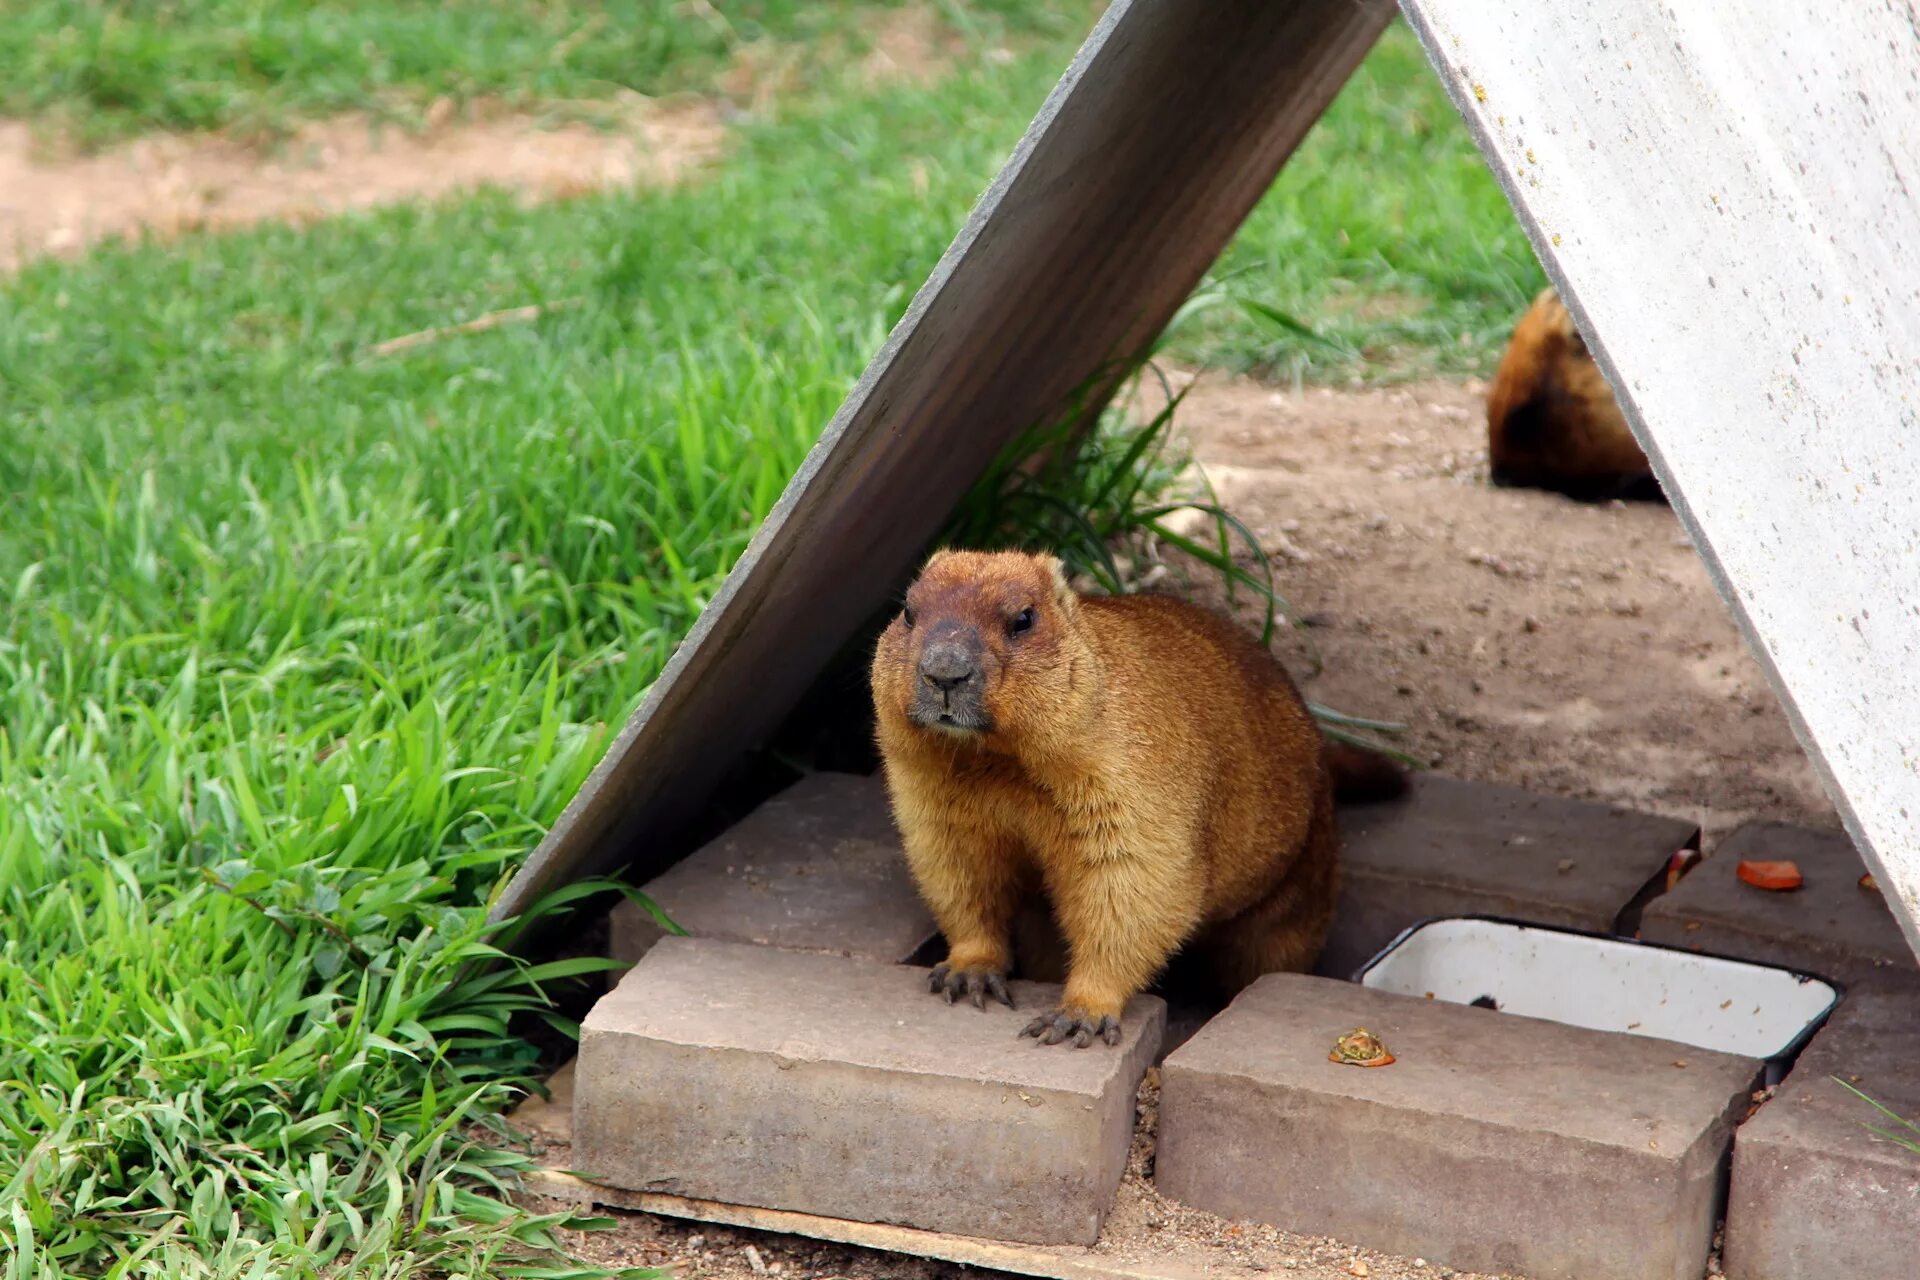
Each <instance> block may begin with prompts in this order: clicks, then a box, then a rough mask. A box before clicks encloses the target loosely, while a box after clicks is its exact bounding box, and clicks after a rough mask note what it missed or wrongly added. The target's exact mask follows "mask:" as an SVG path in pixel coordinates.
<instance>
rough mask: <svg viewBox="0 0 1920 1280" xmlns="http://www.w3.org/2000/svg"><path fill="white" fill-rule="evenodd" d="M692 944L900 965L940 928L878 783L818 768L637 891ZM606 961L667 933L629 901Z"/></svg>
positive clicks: (629, 957)
mask: <svg viewBox="0 0 1920 1280" xmlns="http://www.w3.org/2000/svg"><path fill="white" fill-rule="evenodd" d="M646 892H647V894H648V896H649V897H651V898H652V899H653V900H654V901H655V902H657V903H659V904H660V907H661V909H662V910H664V911H665V912H666V913H667V915H668V917H669V918H671V919H672V920H673V921H674V923H676V924H678V925H680V926H681V927H682V928H683V929H686V930H687V931H688V932H689V933H691V934H694V935H695V936H697V937H703V938H717V939H720V940H722V941H727V942H752V943H758V944H760V945H762V946H772V947H784V948H787V949H789V950H794V951H819V952H825V953H828V954H831V955H842V956H855V957H859V958H862V959H868V960H887V961H896V962H897V961H903V960H906V959H908V958H909V957H911V956H913V955H914V954H915V953H916V952H917V951H919V950H920V948H921V947H923V946H925V945H926V944H927V942H928V941H930V940H931V939H932V938H933V937H934V936H935V935H936V934H937V933H938V932H939V930H938V929H937V928H936V927H935V926H934V923H933V916H932V915H931V914H930V913H929V912H928V911H927V908H926V904H925V903H924V902H922V901H921V898H920V893H919V890H918V889H917V888H915V887H914V883H913V876H912V874H911V873H910V872H909V871H908V870H907V864H906V859H905V855H904V854H902V853H901V850H900V836H899V833H898V832H897V831H896V830H895V828H894V825H893V815H892V813H891V811H890V810H889V809H888V807H887V792H886V786H885V784H883V783H882V782H881V780H880V779H879V778H878V777H862V776H860V775H858V774H851V773H816V774H811V775H809V776H807V777H806V778H803V779H801V780H800V781H799V782H796V783H795V784H794V785H793V786H791V787H789V788H787V789H786V790H785V791H782V792H781V793H780V794H779V795H776V796H774V797H773V798H771V799H770V800H768V801H767V802H766V803H764V804H762V805H761V806H760V807H759V808H757V809H755V810H754V811H753V812H752V813H750V814H748V815H747V816H746V817H745V818H743V819H741V820H740V821H739V822H738V823H735V824H734V825H733V826H732V827H730V828H729V829H728V830H727V831H726V832H724V833H723V834H721V835H720V836H718V837H716V838H715V839H714V840H712V841H711V842H709V843H708V844H706V845H704V846H702V847H701V848H700V849H698V850H696V851H695V852H694V853H692V854H690V855H689V856H688V857H687V858H685V859H684V860H683V861H681V862H680V863H678V864H677V865H675V866H674V867H672V868H671V869H669V870H668V871H666V872H665V873H663V874H662V875H660V876H658V877H656V878H655V879H653V880H652V881H650V882H648V884H647V885H646ZM611 934H612V937H611V941H610V943H609V945H610V947H611V950H612V953H613V958H614V959H616V960H619V961H622V962H623V963H626V964H633V963H636V962H637V961H638V960H639V959H640V957H641V956H643V955H645V954H646V953H647V950H648V948H650V947H652V946H653V944H654V943H656V942H658V941H659V940H660V939H661V938H662V937H664V936H666V935H665V933H664V931H663V930H662V929H661V928H660V927H659V926H658V925H657V924H655V923H654V920H653V917H652V916H650V915H648V914H647V912H646V911H644V910H642V909H641V908H640V907H639V906H638V905H637V904H635V903H632V902H623V903H621V904H620V905H619V906H618V907H616V908H615V909H614V912H613V917H612V921H611Z"/></svg>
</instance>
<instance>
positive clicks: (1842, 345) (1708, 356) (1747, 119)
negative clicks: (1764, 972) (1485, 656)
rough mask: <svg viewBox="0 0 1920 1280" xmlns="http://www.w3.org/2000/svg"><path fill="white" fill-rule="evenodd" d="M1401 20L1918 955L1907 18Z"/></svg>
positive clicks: (1916, 201)
mask: <svg viewBox="0 0 1920 1280" xmlns="http://www.w3.org/2000/svg"><path fill="white" fill-rule="evenodd" d="M1402 8H1403V9H1404V10H1405V11H1406V12H1407V14H1408V16H1409V18H1410V19H1412V21H1413V23H1414V26H1415V28H1416V29H1417V30H1419V32H1420V35H1421V39H1422V40H1423V41H1424V43H1425V44H1426V47H1427V52H1428V55H1429V56H1430V57H1431V58H1432V59H1433V62H1434V65H1435V67H1436V68H1437V69H1438V70H1439V72H1440V74H1441V76H1442V78H1443V79H1444V80H1445V81H1446V83H1447V86H1448V90H1449V92H1451V93H1452V95H1453V97H1454V101H1455V102H1456V103H1457V104H1458V105H1459V107H1460V109H1461V111H1462V112H1463V114H1464V115H1465V116H1466V118H1467V121H1468V123H1469V125H1470V126H1471V127H1472V128H1473V130H1474V132H1475V134H1476V135H1477V138H1478V140H1479V143H1480V146H1481V148H1482V150H1483V151H1484V152H1485V153H1486V155H1487V158H1488V160H1489V162H1490V163H1491V165H1492V166H1493V169H1494V172H1495V173H1496V174H1497V175H1498V176H1499V178H1500V180H1501V182H1502V183H1503V184H1504V185H1505V187H1506V190H1507V194H1508V196H1509V198H1510V199H1511V200H1512V201H1513V204H1514V207H1515V209H1516V210H1517V211H1518V213H1519V214H1520V217H1521V220H1522V221H1523V223H1524V224H1525V225H1526V228H1527V231H1528V234H1529V235H1530V236H1531V237H1532V238H1533V242H1534V246H1535V248H1536V249H1537V250H1538V251H1539V253H1540V256H1541V260H1542V261H1543V262H1544V263H1545V264H1546V267H1547V271H1548V274H1549V275H1550V276H1551V277H1552V278H1553V280H1554V283H1555V284H1556V285H1557V286H1558V287H1559V289H1560V291H1561V295H1562V297H1563V298H1564V299H1565V300H1566V302H1567V304H1568V306H1569V307H1570V308H1571V309H1572V311H1573V313H1574V315H1575V317H1576V319H1577V320H1578V322H1579V324H1580V327H1581V329H1582V330H1583V332H1584V333H1585V334H1586V335H1587V337H1588V339H1589V343H1590V345H1591V346H1592V348H1593V350H1594V354H1595V355H1596V357H1597V358H1598V359H1599V361H1600V364H1601V367H1602V368H1603V369H1604V370H1605V371H1606V373H1607V375H1608V377H1609V378H1610V379H1611V380H1612V382H1613V385H1614V387H1615V389H1616V391H1618V392H1619V393H1620V398H1621V401H1622V405H1623V407H1624V408H1625V410H1626V414H1627V418H1628V420H1629V421H1630V422H1631V423H1632V424H1633V427H1634V430H1635V432H1636V433H1637V434H1638V435H1639V437H1640V441H1641V443H1642V445H1644V446H1645V447H1646V449H1647V453H1648V455H1649V457H1650V458H1651V459H1652V460H1653V465H1654V469H1655V470H1656V472H1657V473H1658V474H1659V476H1660V479H1661V482H1662V483H1663V484H1664V485H1665V487H1666V489H1667V492H1668V494H1669V496H1670V497H1671V498H1672V499H1673V503H1674V507H1675V509H1676V510H1677V511H1678V512H1679V513H1680V516H1681V519H1682V520H1683V521H1684V522H1685V523H1686V525H1687V528H1688V531H1689V533H1690V534H1691V535H1692V537H1693V539H1694V542H1695V544H1696V545H1697V546H1698V547H1699V549H1700V551H1701V554H1702V555H1703V556H1704V557H1705V558H1706V561H1707V564H1708V565H1709V567H1710V568H1711V569H1712V571H1713V573H1714V576H1715V578H1716V581H1717V583H1718V585H1719V587H1720V590H1721V593H1722V594H1723V595H1724V596H1725V597H1726V599H1727V601H1728V602H1729V604H1730V605H1731V606H1732V607H1733V609H1734V612H1735V614H1736V615H1737V616H1738V618H1739V619H1740V621H1741V624H1742V626H1743V627H1744V628H1745V629H1746V632H1747V637H1748V640H1749V642H1750V643H1751V644H1752V645H1753V647H1754V650H1755V652H1756V653H1757V654H1759V656H1760V658H1761V661H1762V663H1763V664H1764V665H1765V666H1766V667H1767V669H1768V672H1769V675H1770V677H1771V678H1772V680H1773V682H1774V687H1775V690H1776V692H1778V693H1779V694H1780V696H1781V698H1782V699H1783V701H1784V702H1785V704H1786V706H1787V708H1788V711H1789V714H1790V715H1792V717H1793V719H1794V722H1795V727H1796V729H1797V730H1798V732H1799V733H1800V736H1801V740H1802V742H1803V743H1804V744H1805V745H1806V747H1807V749H1808V751H1809V752H1810V753H1811V754H1812V756H1813V757H1814V760H1815V763H1816V765H1817V766H1818V767H1819V768H1820V769H1821V771H1822V773H1823V775H1824V777H1825V779H1826V782H1827V786H1828V789H1829V791H1830V793H1831V794H1832V795H1833V798H1834V800H1835V802H1836V804H1837V805H1838V806H1839V808H1840V811H1841V814H1842V816H1843V818H1844V819H1845V820H1846V823H1847V825H1848V828H1849V830H1850V831H1851V832H1852V834H1853V837H1854V840H1855V842H1856V843H1858V844H1859V845H1860V846H1861V849H1862V852H1863V853H1864V854H1865V856H1866V858H1867V861H1868V864H1869V866H1870V867H1871V868H1872V870H1873V871H1874V873H1875V875H1876V877H1877V878H1878V880H1879V883H1880V884H1881V886H1882V888H1883V889H1884V890H1885V892H1886V895H1887V898H1888V901H1889V902H1890V903H1891V904H1892V905H1893V906H1894V908H1895V910H1896V912H1897V913H1898V914H1899V915H1900V917H1901V923H1902V926H1903V928H1904V929H1905V930H1906V933H1907V940H1908V942H1909V943H1910V944H1911V945H1912V946H1913V947H1914V949H1915V951H1916V953H1917V954H1920V431H1917V430H1916V426H1917V424H1916V408H1917V407H1920V13H1916V10H1915V7H1914V5H1913V4H1912V3H1907V2H1905V0H1896V2H1888V0H1852V2H1850V3H1845V4H1831V3H1817V2H1816V0H1800V2H1798V3H1796V2H1794V0H1685V3H1678V2H1677V0H1676V2H1675V3H1672V4H1666V3H1656V2H1655V0H1608V2H1605V3H1594V2H1590V0H1402Z"/></svg>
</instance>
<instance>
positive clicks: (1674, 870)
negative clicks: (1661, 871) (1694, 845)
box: [1667, 849, 1700, 893]
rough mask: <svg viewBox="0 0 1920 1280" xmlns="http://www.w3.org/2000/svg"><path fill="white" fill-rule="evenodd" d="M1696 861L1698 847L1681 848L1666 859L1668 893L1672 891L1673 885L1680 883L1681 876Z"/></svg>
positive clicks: (1697, 858) (1698, 854)
mask: <svg viewBox="0 0 1920 1280" xmlns="http://www.w3.org/2000/svg"><path fill="white" fill-rule="evenodd" d="M1698 861H1700V851H1699V850H1698V849H1682V850H1680V851H1679V852H1678V853H1676V854H1674V855H1673V856H1672V857H1671V858H1668V859H1667V892H1668V893H1672V892H1673V890H1674V888H1675V886H1677V885H1678V884H1679V883H1680V879H1681V877H1682V876H1684V875H1686V874H1687V872H1688V871H1690V870H1691V869H1692V868H1693V864H1694V863H1696V862H1698Z"/></svg>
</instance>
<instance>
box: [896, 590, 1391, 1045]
mask: <svg viewBox="0 0 1920 1280" xmlns="http://www.w3.org/2000/svg"><path fill="white" fill-rule="evenodd" d="M872 677H873V693H874V703H875V706H876V709H877V713H878V738H879V744H880V750H881V755H882V758H883V761H884V764H885V771H886V779H887V786H888V791H889V793H890V795H891V797H892V801H893V806H894V813H895V816H896V818H897V820H898V822H899V825H900V830H901V834H902V836H903V838H904V843H905V846H906V851H907V859H908V862H909V863H910V865H911V866H912V868H913V872H914V875H915V877H916V878H917V880H918V882H919V884H920V888H921V891H922V893H923V894H924V895H925V897H926V899H927V902H928V904H929V906H930V907H931V908H932V910H933V913H934V916H935V918H936V919H937V920H938V922H939V924H940V927H941V930H942V931H943V932H944V933H945V935H946V938H947V942H948V946H949V954H948V957H947V961H946V963H944V964H942V965H940V966H939V967H937V968H936V969H935V970H934V973H933V978H932V982H933V987H934V989H935V990H936V991H938V992H940V993H942V994H944V995H945V996H946V997H947V999H949V1000H952V999H954V998H956V997H957V996H960V995H967V996H970V997H971V998H972V999H973V1001H974V1003H975V1004H980V1003H982V1002H983V1001H984V1000H985V999H986V998H987V997H989V996H992V997H994V998H997V999H1002V1000H1005V999H1006V988H1005V979H1006V976H1007V974H1008V971H1009V969H1010V966H1011V964H1012V961H1013V956H1012V951H1011V948H1012V934H1013V926H1014V921H1015V918H1016V916H1017V915H1018V914H1019V912H1020V911H1021V910H1022V908H1023V907H1025V906H1028V905H1029V904H1031V903H1032V902H1033V901H1034V900H1035V899H1037V898H1039V897H1041V896H1042V895H1044V899H1045V901H1046V902H1047V903H1048V904H1049V905H1050V908H1051V912H1052V915H1053V917H1054V919H1055V921H1056V922H1057V924H1058V926H1059V929H1060V932H1061V933H1062V934H1063V935H1064V937H1065V939H1066V942H1067V944H1068V947H1069V952H1070V955H1071V961H1070V963H1069V965H1068V970H1067V974H1066V991H1065V994H1064V999H1063V1002H1062V1006H1061V1008H1059V1009H1056V1010H1052V1011H1049V1012H1047V1013H1045V1014H1043V1015H1041V1016H1040V1017H1039V1018H1036V1019H1035V1020H1034V1022H1033V1023H1032V1024H1031V1025H1029V1027H1028V1028H1027V1030H1028V1032H1029V1033H1031V1034H1034V1035H1038V1036H1041V1037H1042V1038H1044V1039H1045V1040H1046V1042H1047V1043H1050V1044H1051V1043H1057V1042H1058V1041H1060V1040H1062V1039H1068V1038H1071V1039H1072V1040H1073V1042H1074V1043H1076V1044H1086V1043H1088V1042H1089V1041H1090V1040H1091V1039H1092V1038H1093V1037H1095V1036H1101V1037H1104V1038H1106V1039H1107V1040H1108V1041H1109V1042H1114V1041H1117V1039H1118V1037H1119V1023H1118V1018H1119V1015H1120V1011H1121V1009H1122V1008H1123V1007H1124V1006H1125V1004H1126V1002H1127V1001H1128V1000H1129V999H1130V998H1132V996H1134V995H1135V994H1136V993H1138V992H1139V991H1140V990H1142V989H1143V988H1144V987H1146V986H1147V984H1148V983H1150V982H1151V981H1152V980H1153V979H1154V977H1155V976H1156V974H1158V973H1159V972H1160V971H1161V969H1162V968H1163V967H1164V966H1165V965H1166V963H1167V961H1168V960H1169V958H1170V957H1172V956H1173V954H1174V953H1175V952H1176V951H1177V950H1181V949H1182V948H1184V949H1185V950H1186V951H1187V952H1189V953H1191V954H1193V955H1194V957H1195V958H1196V959H1197V960H1198V961H1199V962H1200V963H1201V964H1202V965H1203V966H1204V967H1205V969H1206V970H1207V971H1208V972H1209V973H1211V975H1212V976H1213V977H1214V979H1215V981H1216V982H1217V983H1218V985H1219V987H1220V988H1221V989H1222V992H1223V994H1230V993H1231V992H1233V991H1237V990H1238V989H1239V988H1240V987H1242V986H1244V985H1245V984H1246V983H1248V982H1250V981H1252V980H1253V978H1255V977H1257V976H1258V975H1260V974H1261V973H1265V972H1270V971H1273V970H1283V969H1290V970H1302V969H1305V968H1307V967H1308V966H1310V965H1311V964H1312V963H1313V961H1314V959H1315V958H1316V957H1317V955H1318V953H1319V950H1320V947H1321V945H1322V944H1323V943H1324V941H1325V939H1326V935H1327V931H1328V928H1329V926H1330V924H1331V922H1332V913H1333V903H1334V896H1335V892H1336V890H1337V888H1338V877H1337V868H1336V862H1337V857H1338V837H1337V834H1336V831H1335V825H1334V823H1335V817H1334V788H1333V781H1334V780H1333V776H1332V772H1331V770H1330V768H1329V762H1328V754H1327V750H1326V745H1325V740H1324V738H1323V737H1322V735H1321V733H1320V730H1319V728H1318V726H1317V725H1316V724H1315V723H1314V721H1313V718H1312V716H1311V715H1310V714H1309V713H1308V711H1307V708H1306V705H1305V703H1304V702H1303V701H1302V700H1301V698H1300V695H1299V693H1298V692H1297V691H1296V690H1295V688H1294V686H1293V683H1292V681H1291V680H1289V679H1288V678H1287V675H1286V672H1285V671H1284V670H1283V669H1282V668H1281V666H1280V665H1279V663H1278V662H1277V661H1275V660H1274V658H1273V657H1272V655H1271V654H1269V653H1268V652H1267V651H1266V650H1265V649H1264V648H1263V647H1262V646H1261V645H1260V644H1259V643H1257V642H1256V641H1255V640H1254V638H1253V637H1251V636H1249V635H1247V634H1246V633H1245V632H1244V631H1243V630H1241V629H1240V628H1239V627H1238V626H1236V625H1235V624H1234V623H1233V622H1231V621H1229V620H1228V619H1226V618H1223V617H1220V616H1218V615H1215V614H1213V613H1211V612H1209V611H1207V610H1204V609H1201V608H1198V607H1196V606H1193V605H1190V604H1186V603H1184V602H1182V601H1179V600H1174V599H1170V598H1167V597H1160V596H1128V597H1119V598H1111V599H1109V598H1098V597H1089V598H1082V597H1080V596H1078V595H1076V594H1075V593H1074V592H1073V591H1072V590H1071V589H1070V588H1069V587H1068V585H1067V583H1066V579H1065V575H1064V573H1063V571H1062V569H1061V565H1060V562H1059V561H1058V560H1057V559H1055V558H1054V557H1051V556H1032V555H1025V554H1021V553H1013V552H1005V553H994V554H988V553H979V552H943V553H940V554H938V555H936V556H934V557H933V559H932V560H931V561H929V562H928V564H927V566H926V568H925V570H924V571H923V572H922V574H921V576H920V578H919V580H918V581H916V582H915V583H914V585H913V587H912V588H911V589H910V590H909V591H908V593H907V599H906V607H905V609H903V610H902V612H901V614H900V616H899V617H898V618H896V619H895V620H894V621H893V623H892V624H891V625H890V626H889V627H888V628H887V630H886V631H885V633H884V634H883V635H882V636H881V638H880V642H879V645H878V648H877V650H876V652H875V655H874V662H873V672H872ZM1349 758H1355V753H1349ZM1379 763H1380V762H1379V761H1378V760H1377V759H1373V758H1367V759H1366V764H1367V767H1368V772H1369V773H1370V775H1371V777H1370V780H1371V781H1372V782H1373V783H1374V784H1375V785H1376V786H1377V785H1378V784H1379V782H1380V779H1381V778H1382V776H1383V772H1382V770H1381V769H1380V767H1379ZM1384 776H1386V777H1389V778H1393V779H1398V780H1399V782H1400V784H1401V785H1404V778H1403V777H1402V776H1401V775H1399V774H1398V773H1397V771H1392V770H1387V771H1385V773H1384ZM1388 789H1392V788H1391V787H1389V788H1388ZM1008 1003H1011V1002H1010V1001H1008Z"/></svg>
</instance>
